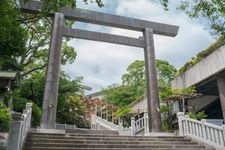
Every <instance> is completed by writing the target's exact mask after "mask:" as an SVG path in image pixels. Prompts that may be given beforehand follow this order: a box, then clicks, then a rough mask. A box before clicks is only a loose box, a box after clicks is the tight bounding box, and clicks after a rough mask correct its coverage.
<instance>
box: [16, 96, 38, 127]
mask: <svg viewBox="0 0 225 150" xmlns="http://www.w3.org/2000/svg"><path fill="white" fill-rule="evenodd" d="M17 94H18V93H17ZM18 96H19V95H16V94H14V97H15V98H14V99H13V110H14V111H16V112H21V113H22V112H23V110H24V109H25V107H26V103H28V102H32V101H29V100H27V99H26V98H21V97H18ZM32 104H33V105H32V123H31V124H32V126H33V127H37V126H39V125H40V121H41V108H40V107H39V106H38V105H37V104H36V103H35V102H32Z"/></svg>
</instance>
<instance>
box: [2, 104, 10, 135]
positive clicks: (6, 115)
mask: <svg viewBox="0 0 225 150" xmlns="http://www.w3.org/2000/svg"><path fill="white" fill-rule="evenodd" d="M11 121H12V116H11V113H10V111H9V109H8V108H7V107H6V106H5V105H4V104H3V103H2V102H0V131H3V132H8V131H9V127H10V123H11Z"/></svg>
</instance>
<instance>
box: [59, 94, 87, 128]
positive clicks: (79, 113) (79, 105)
mask: <svg viewBox="0 0 225 150" xmlns="http://www.w3.org/2000/svg"><path fill="white" fill-rule="evenodd" d="M57 107H58V109H57V117H56V118H57V122H58V123H62V124H64V123H67V124H75V125H76V126H77V127H85V120H84V118H83V117H84V113H85V106H84V103H83V101H82V100H81V97H80V96H79V95H77V94H76V93H67V95H65V96H64V97H63V98H62V97H61V99H60V100H59V103H58V106H57Z"/></svg>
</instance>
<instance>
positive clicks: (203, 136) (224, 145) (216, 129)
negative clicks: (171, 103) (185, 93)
mask: <svg viewBox="0 0 225 150" xmlns="http://www.w3.org/2000/svg"><path fill="white" fill-rule="evenodd" d="M177 116H178V124H179V135H181V136H188V137H190V138H193V139H195V140H197V141H200V142H203V143H205V144H208V145H211V146H213V147H215V148H216V149H219V150H224V149H225V125H223V126H217V125H214V124H210V123H207V122H206V121H205V120H202V121H198V120H194V119H191V118H189V117H188V116H185V115H184V113H183V112H179V113H178V114H177Z"/></svg>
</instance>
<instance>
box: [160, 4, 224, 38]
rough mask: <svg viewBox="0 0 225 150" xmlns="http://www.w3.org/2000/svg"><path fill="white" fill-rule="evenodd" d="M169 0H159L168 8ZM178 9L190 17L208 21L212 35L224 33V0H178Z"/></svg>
mask: <svg viewBox="0 0 225 150" xmlns="http://www.w3.org/2000/svg"><path fill="white" fill-rule="evenodd" d="M168 2H169V0H161V3H162V5H163V6H164V8H165V9H166V10H168ZM179 3H180V6H179V7H178V10H181V11H184V12H186V14H187V15H189V17H190V18H204V19H205V20H207V21H208V25H209V28H210V29H211V32H212V34H213V35H216V36H218V37H220V36H224V35H225V7H224V6H225V1H224V0H212V1H208V0H199V1H197V0H183V1H180V2H179Z"/></svg>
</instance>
